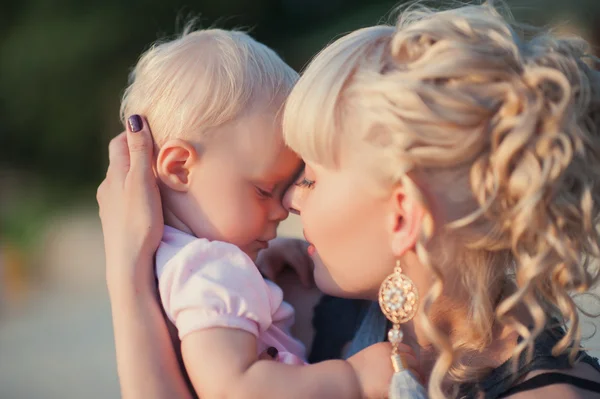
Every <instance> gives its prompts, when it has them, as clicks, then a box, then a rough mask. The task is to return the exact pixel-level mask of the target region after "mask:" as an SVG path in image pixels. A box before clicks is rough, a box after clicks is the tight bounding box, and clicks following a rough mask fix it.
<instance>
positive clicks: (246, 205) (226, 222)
mask: <svg viewBox="0 0 600 399" xmlns="http://www.w3.org/2000/svg"><path fill="white" fill-rule="evenodd" d="M132 77H133V81H132V83H131V85H130V86H129V87H128V88H127V90H126V92H125V95H124V98H123V102H122V105H121V117H122V119H123V121H125V117H126V116H127V115H132V114H142V115H145V116H146V117H147V119H148V122H149V125H150V126H151V127H152V131H153V135H154V140H155V142H156V145H157V147H158V152H157V156H156V163H155V173H156V176H157V179H158V183H159V187H160V189H161V196H162V201H163V212H164V220H165V225H166V226H165V229H164V235H163V239H162V242H161V245H160V247H159V249H158V251H157V254H156V274H157V277H158V282H159V283H158V284H159V291H160V295H161V300H162V304H163V307H164V310H165V312H166V315H167V316H168V317H169V319H170V320H171V321H173V323H174V324H175V325H176V327H177V329H178V333H179V337H180V339H181V341H182V354H183V358H184V362H185V366H186V370H187V372H188V374H189V375H190V378H191V380H192V383H193V385H194V387H195V389H196V391H197V393H198V395H199V396H200V397H202V398H212V397H233V398H241V397H260V398H268V397H273V398H282V397H310V398H319V397H323V398H346V397H361V396H364V395H365V394H367V391H370V390H371V387H373V386H376V387H378V389H379V390H380V391H381V393H382V394H385V393H386V392H387V386H388V385H389V381H390V378H391V374H392V371H391V368H390V367H388V364H387V363H388V362H386V361H385V360H386V357H385V356H367V354H365V353H364V352H367V351H369V350H370V349H366V350H365V351H362V352H360V353H359V354H357V355H356V356H355V357H353V358H350V359H349V360H348V361H341V360H335V361H327V362H322V363H318V364H315V365H305V361H304V359H305V349H304V346H303V345H302V343H301V342H299V341H298V340H297V339H295V338H293V337H292V336H291V334H290V327H291V326H292V324H293V322H294V310H293V308H292V307H291V306H290V305H289V304H288V303H286V302H284V301H283V293H282V291H281V289H280V288H279V287H278V286H277V285H276V284H274V283H273V282H271V281H269V280H266V279H264V278H263V277H262V275H261V273H260V272H259V271H258V269H257V267H256V265H255V264H254V261H255V260H256V257H257V254H258V252H259V251H260V250H262V249H265V248H267V247H268V246H269V241H270V240H272V239H273V238H275V236H276V229H277V226H278V224H279V222H280V221H282V220H283V219H285V218H286V217H287V216H288V212H287V211H286V210H285V209H284V208H283V206H282V203H281V200H282V196H283V193H284V191H285V189H286V188H287V187H288V186H289V185H290V184H292V183H293V181H294V178H295V176H296V175H297V173H298V171H299V169H300V168H301V160H300V159H299V158H298V157H297V156H296V155H295V154H294V153H293V152H292V151H291V150H289V149H288V148H287V147H286V146H285V145H284V142H283V137H282V133H281V130H280V129H281V127H280V118H279V111H280V109H281V107H282V104H283V102H284V101H285V98H286V96H287V95H288V93H289V92H290V90H291V88H292V86H293V85H294V82H295V81H296V79H297V74H296V73H295V72H294V71H293V70H292V69H291V68H290V67H289V66H288V65H286V64H285V63H284V62H283V61H282V60H281V59H280V58H279V57H278V56H277V55H276V54H275V53H274V52H273V51H272V50H270V49H269V48H267V47H266V46H264V45H262V44H260V43H258V42H256V41H255V40H253V39H252V38H250V37H249V36H248V35H246V34H245V33H242V32H236V31H223V30H218V29H210V30H200V31H195V32H191V33H189V32H186V33H184V35H183V36H182V37H180V38H178V39H176V40H173V41H171V42H166V43H163V44H160V45H156V46H154V47H152V48H151V49H150V50H148V51H147V52H146V53H145V54H144V55H143V56H142V57H141V59H140V60H139V62H138V64H137V66H136V67H135V70H134V72H133V74H132ZM269 347H275V348H277V349H278V351H279V356H278V362H273V361H263V360H261V361H259V360H258V354H259V353H261V352H262V351H264V350H265V349H266V348H269ZM370 358H374V360H373V361H372V362H371V363H372V365H371V364H369V363H368V361H369V360H368V359H370ZM359 363H360V364H359ZM300 366H301V367H300ZM364 381H367V384H368V385H369V386H370V387H368V388H367V387H365V383H364ZM382 396H383V395H382Z"/></svg>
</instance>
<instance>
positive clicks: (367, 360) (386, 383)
mask: <svg viewBox="0 0 600 399" xmlns="http://www.w3.org/2000/svg"><path fill="white" fill-rule="evenodd" d="M398 352H399V353H400V355H401V356H402V357H403V359H404V361H405V362H406V365H407V366H408V367H407V368H408V369H409V370H410V371H411V372H412V373H413V374H414V375H415V377H416V378H417V379H418V380H419V381H422V379H421V373H420V372H419V362H418V361H417V358H416V356H415V354H414V351H413V350H412V349H411V347H410V346H408V345H406V344H403V343H400V344H399V345H398ZM391 353H392V345H391V344H390V343H389V342H380V343H377V344H374V345H371V346H369V347H367V348H365V349H363V350H361V351H360V352H358V353H357V354H355V355H354V356H351V357H350V358H348V363H350V365H351V366H352V367H353V368H354V371H355V373H356V376H357V378H358V382H359V384H360V386H361V387H362V392H363V397H365V398H387V396H388V393H389V389H390V383H391V381H392V376H393V374H394V369H393V367H392V361H391V358H390V355H391Z"/></svg>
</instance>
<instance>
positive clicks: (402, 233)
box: [390, 187, 424, 257]
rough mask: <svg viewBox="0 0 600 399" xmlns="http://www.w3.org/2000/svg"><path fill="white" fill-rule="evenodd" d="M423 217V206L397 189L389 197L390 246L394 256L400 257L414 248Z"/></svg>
mask: <svg viewBox="0 0 600 399" xmlns="http://www.w3.org/2000/svg"><path fill="white" fill-rule="evenodd" d="M423 217H424V209H423V205H421V204H420V203H419V202H417V201H415V200H414V199H412V198H411V197H410V196H407V195H406V194H405V192H404V190H403V189H402V187H397V188H395V189H394V191H393V192H392V197H391V214H390V226H391V244H392V252H393V254H394V256H396V257H400V256H402V255H403V254H404V253H405V252H406V251H408V250H410V249H411V248H414V246H415V245H416V244H417V240H418V239H419V234H420V232H421V223H422V221H423Z"/></svg>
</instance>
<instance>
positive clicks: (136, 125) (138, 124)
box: [127, 115, 144, 133]
mask: <svg viewBox="0 0 600 399" xmlns="http://www.w3.org/2000/svg"><path fill="white" fill-rule="evenodd" d="M127 123H129V130H131V131H132V132H133V133H136V132H139V131H140V130H142V127H143V126H144V124H143V123H142V118H141V117H140V116H139V115H131V116H130V117H129V118H128V119H127Z"/></svg>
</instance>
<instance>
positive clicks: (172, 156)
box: [156, 139, 198, 192]
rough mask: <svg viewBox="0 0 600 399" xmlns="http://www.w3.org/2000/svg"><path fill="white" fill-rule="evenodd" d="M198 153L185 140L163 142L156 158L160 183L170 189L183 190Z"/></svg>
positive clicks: (187, 184)
mask: <svg viewBox="0 0 600 399" xmlns="http://www.w3.org/2000/svg"><path fill="white" fill-rule="evenodd" d="M197 157H198V153H197V151H196V149H195V148H194V146H193V145H192V144H190V143H188V142H187V141H185V140H180V139H173V140H169V141H167V142H166V143H165V144H163V145H162V146H161V148H160V151H159V152H158V156H157V158H156V174H157V176H158V178H159V179H160V181H161V182H162V184H164V185H166V186H167V187H169V188H170V189H172V190H175V191H182V192H185V191H187V190H188V187H189V182H190V180H189V175H190V169H191V167H192V166H193V165H194V163H195V162H196V160H197Z"/></svg>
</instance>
